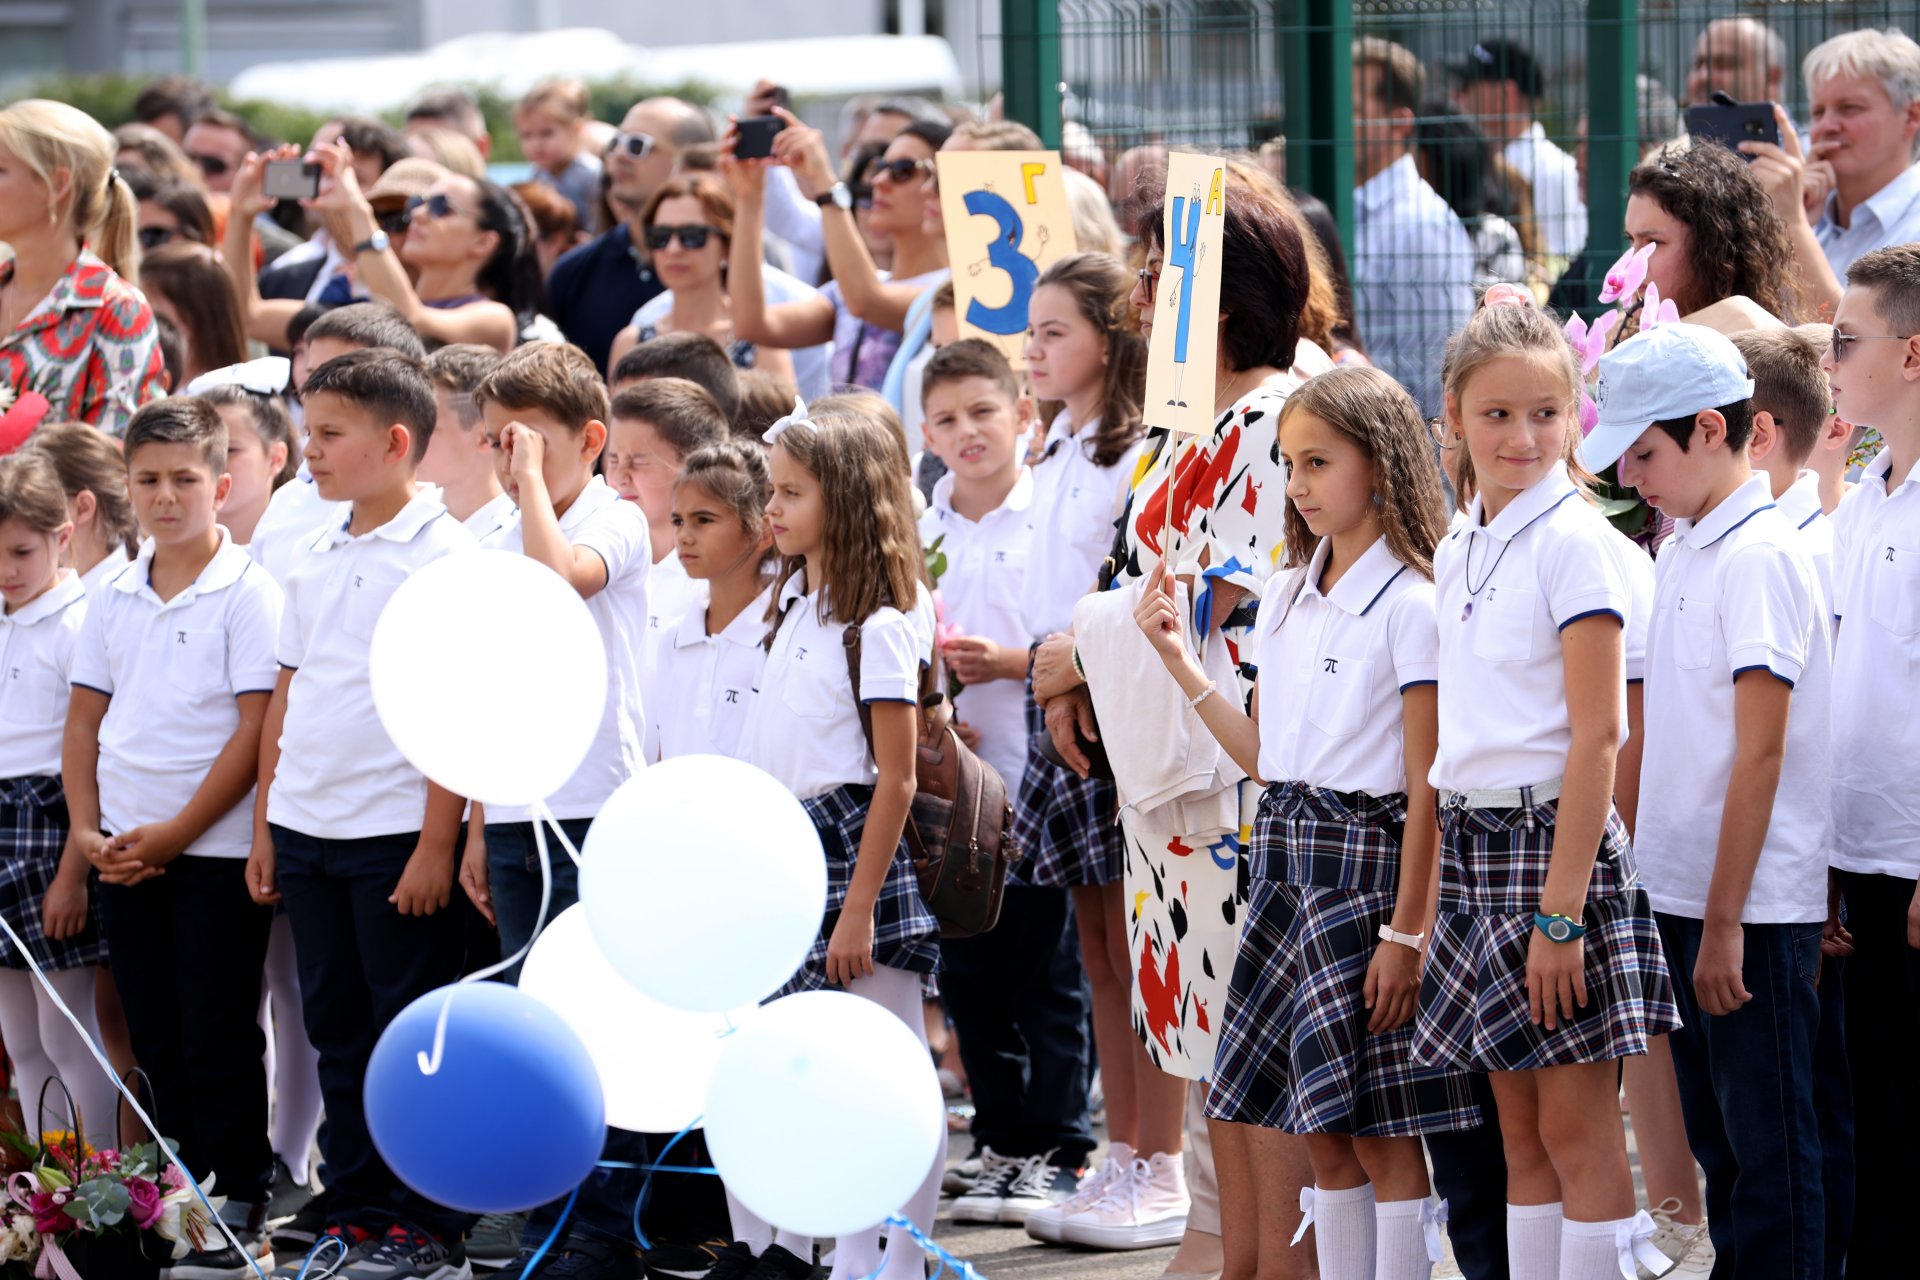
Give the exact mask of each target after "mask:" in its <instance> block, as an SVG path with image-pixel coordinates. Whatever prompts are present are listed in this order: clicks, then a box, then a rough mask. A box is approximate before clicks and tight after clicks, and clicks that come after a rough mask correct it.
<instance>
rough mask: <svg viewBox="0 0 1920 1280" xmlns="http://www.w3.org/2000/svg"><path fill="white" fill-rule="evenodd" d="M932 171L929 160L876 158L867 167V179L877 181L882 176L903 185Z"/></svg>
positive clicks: (931, 162) (894, 183)
mask: <svg viewBox="0 0 1920 1280" xmlns="http://www.w3.org/2000/svg"><path fill="white" fill-rule="evenodd" d="M932 172H933V161H931V160H876V161H874V162H873V164H871V165H870V166H868V168H867V178H868V180H869V181H873V182H878V181H879V180H880V179H881V178H882V177H885V178H886V179H887V181H889V182H891V183H893V185H894V186H896V187H899V186H905V185H906V184H907V183H909V182H912V181H913V180H914V179H915V178H918V177H922V176H924V175H926V174H929V173H932Z"/></svg>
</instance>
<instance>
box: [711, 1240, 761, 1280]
mask: <svg viewBox="0 0 1920 1280" xmlns="http://www.w3.org/2000/svg"><path fill="white" fill-rule="evenodd" d="M754 1265H755V1259H754V1256H753V1250H751V1249H749V1248H747V1246H746V1245H745V1244H744V1243H743V1242H741V1241H739V1240H736V1241H734V1242H733V1243H732V1244H730V1245H728V1246H727V1247H726V1248H724V1249H722V1250H721V1251H720V1257H719V1258H718V1259H716V1260H715V1262H714V1264H713V1266H712V1267H711V1268H709V1269H708V1271H707V1280H747V1277H748V1276H750V1275H752V1274H753V1268H754Z"/></svg>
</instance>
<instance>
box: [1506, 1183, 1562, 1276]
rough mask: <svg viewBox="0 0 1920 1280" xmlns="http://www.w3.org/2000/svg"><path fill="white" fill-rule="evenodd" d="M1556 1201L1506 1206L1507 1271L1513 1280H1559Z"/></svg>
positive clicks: (1557, 1205)
mask: <svg viewBox="0 0 1920 1280" xmlns="http://www.w3.org/2000/svg"><path fill="white" fill-rule="evenodd" d="M1560 1222H1561V1215H1560V1202H1559V1201H1558V1200H1556V1201H1554V1202H1553V1203H1552V1204H1510V1205H1508V1206H1507V1272H1508V1274H1509V1275H1511V1276H1512V1278H1513V1280H1560Z"/></svg>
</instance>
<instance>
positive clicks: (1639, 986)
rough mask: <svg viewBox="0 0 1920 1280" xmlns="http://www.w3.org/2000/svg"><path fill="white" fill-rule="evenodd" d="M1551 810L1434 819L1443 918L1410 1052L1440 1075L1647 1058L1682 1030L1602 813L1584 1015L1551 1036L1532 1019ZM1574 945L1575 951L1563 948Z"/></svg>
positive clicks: (1655, 934) (1662, 959) (1550, 804)
mask: <svg viewBox="0 0 1920 1280" xmlns="http://www.w3.org/2000/svg"><path fill="white" fill-rule="evenodd" d="M1558 810H1559V804H1558V802H1556V801H1546V802H1544V803H1541V804H1536V805H1534V806H1533V807H1532V808H1517V809H1469V808H1466V807H1465V806H1464V805H1458V804H1449V805H1442V806H1441V810H1440V908H1439V916H1438V918H1437V919H1436V920H1435V922H1434V926H1433V941H1432V943H1431V944H1430V948H1429V951H1428V957H1427V971H1426V977H1425V979H1424V980H1423V981H1422V982H1421V985H1420V1014H1419V1017H1418V1018H1417V1019H1416V1020H1415V1026H1414V1037H1413V1052H1414V1056H1415V1058H1416V1059H1417V1060H1419V1061H1420V1062H1423V1063H1428V1064H1431V1065H1435V1066H1453V1067H1463V1068H1467V1069H1469V1070H1474V1071H1531V1070H1534V1069H1536V1068H1539V1067H1556V1066H1565V1065H1568V1064H1571V1063H1579V1062H1605V1061H1610V1060H1612V1059H1615V1058H1624V1057H1627V1056H1629V1055H1631V1054H1640V1053H1645V1052H1646V1051H1647V1038H1648V1037H1649V1036H1657V1035H1664V1034H1665V1033H1667V1032H1669V1031H1673V1030H1676V1029H1677V1028H1678V1027H1679V1026H1680V1012H1679V1010H1678V1008H1676V1007H1675V1005H1674V1000H1673V982H1672V979H1671V978H1670V977H1669V976H1668V974H1667V961H1666V956H1665V953H1664V952H1663V951H1662V950H1661V947H1660V934H1659V931H1658V930H1657V929H1656V928H1655V927H1654V923H1653V909H1652V907H1651V906H1650V905H1649V904H1648V902H1647V891H1646V890H1645V889H1643V888H1642V887H1641V886H1640V883H1639V874H1638V871H1637V869H1636V866H1635V863H1634V857H1633V846H1632V845H1631V844H1630V843H1629V842H1628V840H1627V831H1626V827H1625V826H1624V825H1622V823H1621V821H1620V815H1619V814H1617V813H1612V812H1609V814H1608V815H1607V827H1606V832H1605V834H1604V835H1603V836H1602V837H1601V842H1600V851H1599V856H1598V857H1596V858H1595V859H1594V864H1593V875H1592V877H1591V878H1590V880H1589V881H1588V885H1587V901H1586V906H1585V907H1584V909H1583V916H1584V920H1585V923H1586V926H1587V932H1586V936H1585V938H1584V939H1583V943H1584V948H1585V955H1584V958H1585V976H1586V987H1587V1005H1586V1008H1585V1009H1583V1010H1581V1011H1580V1012H1579V1016H1577V1017H1575V1018H1574V1019H1573V1020H1572V1021H1571V1022H1569V1021H1567V1020H1565V1019H1561V1020H1560V1025H1559V1027H1558V1029H1557V1030H1554V1031H1548V1030H1547V1029H1546V1028H1545V1027H1544V1026H1535V1025H1534V1024H1533V1022H1532V1020H1531V1015H1530V1014H1529V1012H1528V1008H1527V980H1526V967H1527V950H1528V948H1529V946H1531V944H1532V940H1533V933H1534V926H1533V913H1534V912H1535V911H1536V910H1538V909H1539V904H1540V893H1541V890H1542V889H1543V888H1544V887H1545V885H1546V881H1547V864H1548V862H1549V860H1550V859H1551V858H1552V855H1553V826H1554V819H1555V816H1556V814H1557V813H1558ZM1569 945H1570V944H1569Z"/></svg>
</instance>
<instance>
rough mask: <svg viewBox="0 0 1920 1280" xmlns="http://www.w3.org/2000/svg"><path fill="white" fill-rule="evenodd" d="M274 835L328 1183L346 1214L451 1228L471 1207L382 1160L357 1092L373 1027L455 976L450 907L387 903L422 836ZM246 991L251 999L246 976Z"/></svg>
mask: <svg viewBox="0 0 1920 1280" xmlns="http://www.w3.org/2000/svg"><path fill="white" fill-rule="evenodd" d="M272 832H273V848H274V856H275V860H276V868H275V878H276V879H277V880H278V882H279V888H280V894H281V897H282V899H283V900H284V901H285V902H286V905H287V918H288V919H289V920H291V921H292V922H293V940H294V947H295V950H296V951H297V952H298V954H299V966H300V992H301V995H302V996H303V997H304V998H305V1001H306V1023H307V1037H308V1039H310V1040H312V1041H313V1047H314V1048H315V1049H316V1050H318V1051H319V1054H320V1094H321V1097H322V1098H323V1099H324V1100H325V1103H326V1112H327V1128H326V1144H325V1152H324V1154H325V1157H326V1162H327V1185H328V1188H329V1190H330V1191H331V1192H332V1193H333V1194H334V1196H335V1197H336V1198H337V1200H338V1202H339V1208H340V1213H341V1216H342V1217H343V1218H345V1219H347V1220H349V1221H351V1220H353V1219H354V1218H355V1217H356V1216H364V1217H366V1218H367V1219H368V1220H369V1221H372V1222H377V1221H378V1215H382V1214H397V1215H398V1216H400V1217H402V1218H404V1219H406V1220H407V1221H409V1222H412V1223H414V1224H415V1225H417V1226H419V1227H422V1228H424V1229H426V1230H428V1231H431V1232H433V1233H434V1234H436V1235H440V1236H443V1237H449V1238H450V1237H453V1236H457V1235H459V1234H460V1232H462V1231H463V1230H465V1229H466V1225H467V1222H468V1215H467V1214H464V1213H461V1212H459V1211H458V1210H454V1209H450V1208H447V1207H446V1206H444V1205H439V1204H435V1203H434V1202H433V1201H431V1200H428V1199H427V1198H426V1197H425V1196H422V1195H420V1194H419V1193H418V1192H416V1191H413V1190H412V1189H410V1188H408V1187H407V1186H406V1185H405V1184H403V1183H402V1182H401V1181H400V1180H399V1179H398V1178H396V1177H395V1176H394V1174H393V1170H391V1169H389V1168H388V1167H387V1162H386V1161H385V1160H383V1159H381V1158H380V1153H379V1151H377V1150H376V1149H375V1148H374V1145H373V1139H372V1138H371V1137H370V1136H369V1135H368V1132H367V1117H366V1111H365V1109H364V1107H363V1105H362V1100H361V1091H362V1089H363V1088H364V1087H365V1085H366V1076H367V1062H368V1060H369V1059H370V1058H371V1057H372V1056H373V1046H374V1044H375V1042H377V1041H378V1040H379V1039H380V1033H381V1032H383V1031H385V1030H386V1029H387V1025H388V1024H389V1023H391V1022H392V1021H393V1020H394V1018H395V1017H397V1016H398V1015H399V1013H400V1011H401V1010H403V1009H405V1008H406V1007H407V1006H408V1005H409V1004H411V1003H413V1001H415V1000H417V999H419V998H420V997H421V996H423V995H426V994H427V993H428V992H430V991H433V990H435V989H436V988H439V987H444V986H446V985H447V984H448V983H450V982H453V981H454V980H455V979H457V978H458V977H459V976H460V965H461V961H462V959H463V958H464V956H465V952H466V942H465V935H464V932H463V925H462V919H461V915H460V913H459V912H458V911H455V910H452V909H451V908H450V907H449V908H448V909H443V910H440V911H436V912H434V913H433V914H432V915H430V916H403V915H401V914H400V911H399V908H397V907H395V906H394V905H393V904H392V903H390V902H388V901H387V898H388V896H389V895H391V894H392V893H393V891H394V886H395V885H397V884H398V883H399V882H400V875H401V872H402V871H404V870H405V869H406V865H407V860H408V859H409V858H411V857H412V856H413V851H414V847H415V845H416V844H417V843H418V842H419V839H420V837H419V836H418V835H417V834H415V833H412V832H406V833H403V834H398V835H391V836H372V837H368V838H366V839H360V840H328V839H323V838H321V837H319V836H310V835H307V834H305V833H304V832H299V831H294V830H292V829H290V828H287V827H281V826H275V827H273V828H272ZM454 862H455V864H456V865H457V864H458V862H459V849H458V846H457V845H456V848H455V851H454ZM169 874H171V873H169ZM447 887H448V890H449V897H450V900H451V896H452V895H457V894H459V893H460V889H459V888H458V886H456V885H455V884H454V883H453V873H452V868H449V869H448V876H447ZM256 972H257V970H256ZM248 999H249V1001H250V1002H253V1001H257V1000H258V999H259V989H258V987H255V986H253V985H252V984H251V983H249V984H248ZM249 1007H250V1008H251V1007H253V1006H252V1004H251V1003H250V1004H249ZM477 1122H478V1123H484V1122H485V1117H479V1118H477Z"/></svg>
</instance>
